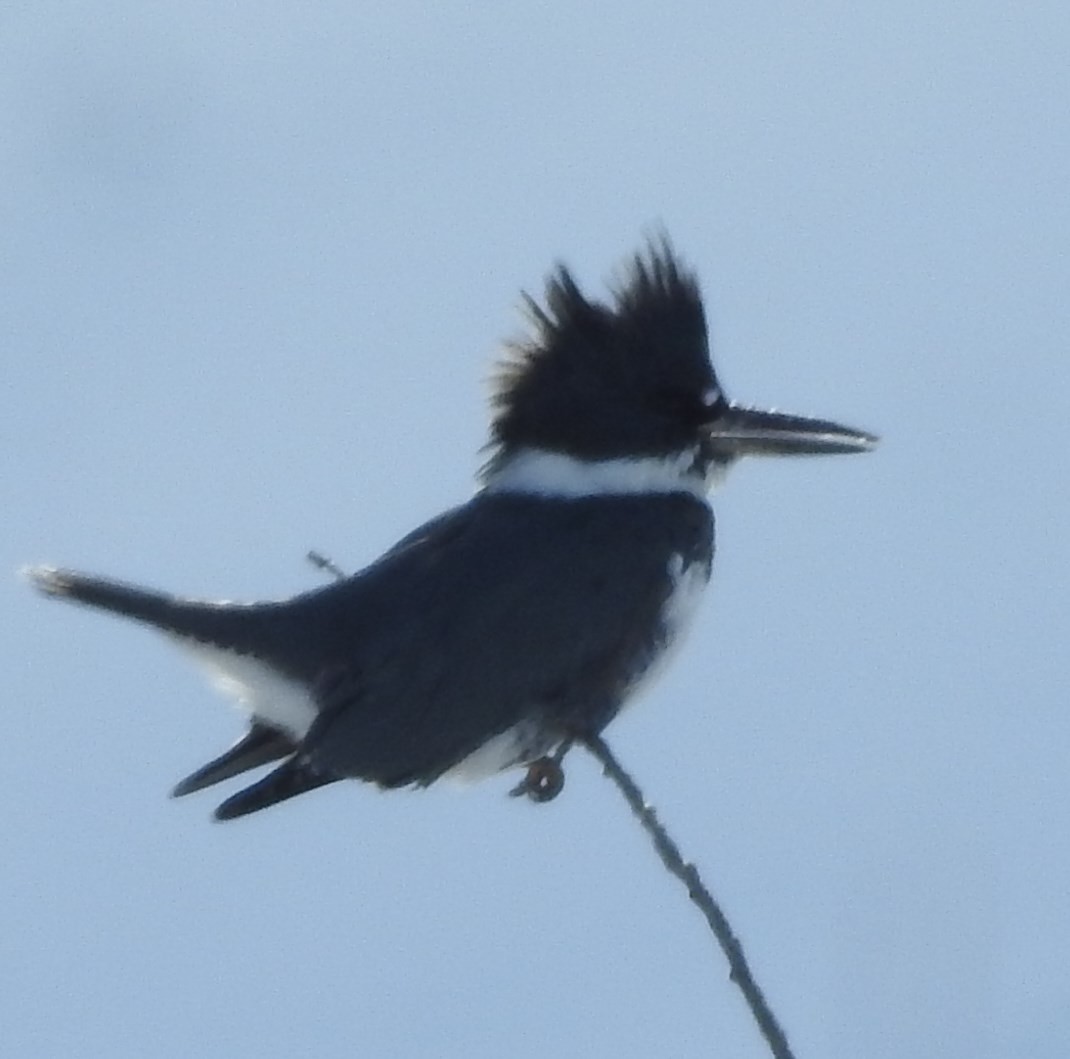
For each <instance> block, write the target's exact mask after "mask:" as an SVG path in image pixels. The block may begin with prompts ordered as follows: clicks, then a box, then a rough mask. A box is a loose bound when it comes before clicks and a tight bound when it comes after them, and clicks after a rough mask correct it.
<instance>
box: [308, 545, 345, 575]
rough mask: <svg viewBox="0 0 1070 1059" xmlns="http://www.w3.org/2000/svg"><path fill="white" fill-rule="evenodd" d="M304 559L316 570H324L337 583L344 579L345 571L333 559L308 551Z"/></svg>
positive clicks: (320, 553)
mask: <svg viewBox="0 0 1070 1059" xmlns="http://www.w3.org/2000/svg"><path fill="white" fill-rule="evenodd" d="M305 558H306V559H307V560H308V561H309V562H310V563H311V564H312V565H313V566H314V567H315V568H316V569H317V570H324V571H326V572H327V573H328V574H332V575H333V576H334V577H335V578H336V579H337V580H339V581H344V580H345V579H346V574H345V571H344V570H343V569H342V568H341V567H340V566H339V565H338V564H337V563H336V562H335V561H334V560H333V559H330V558H328V557H327V556H326V555H324V554H323V553H322V552H317V551H315V550H313V551H310V552H309V553H308V554H307V555H306V556H305Z"/></svg>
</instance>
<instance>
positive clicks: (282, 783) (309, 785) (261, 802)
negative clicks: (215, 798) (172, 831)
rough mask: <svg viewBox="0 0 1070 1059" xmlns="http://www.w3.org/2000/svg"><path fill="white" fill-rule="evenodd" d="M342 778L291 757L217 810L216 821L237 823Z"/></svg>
mask: <svg viewBox="0 0 1070 1059" xmlns="http://www.w3.org/2000/svg"><path fill="white" fill-rule="evenodd" d="M338 779H339V777H338V776H331V775H329V774H327V773H323V772H319V771H317V770H316V769H313V768H312V767H311V766H310V765H308V764H307V763H304V762H302V761H301V760H300V759H298V758H297V757H291V758H290V759H289V760H288V761H286V762H284V763H283V764H282V765H280V766H279V767H278V768H277V769H275V771H274V772H269V773H268V774H267V775H266V776H265V777H264V778H263V779H262V780H259V781H258V782H257V783H254V784H253V785H252V786H251V787H246V788H245V790H243V791H239V792H238V793H237V794H235V795H234V796H233V797H231V798H228V799H227V800H226V801H225V802H224V803H223V804H222V805H221V806H219V808H218V809H216V811H215V818H216V819H217V820H234V819H236V818H237V817H239V816H247V815H248V814H249V813H255V812H258V811H259V810H261V809H266V808H268V806H270V805H275V804H277V803H278V802H284V801H286V800H287V799H289V798H295V797H297V795H299V794H304V793H305V792H306V791H314V790H315V789H316V788H317V787H323V786H325V785H326V784H328V783H335V782H336V781H337V780H338Z"/></svg>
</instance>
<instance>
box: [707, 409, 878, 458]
mask: <svg viewBox="0 0 1070 1059" xmlns="http://www.w3.org/2000/svg"><path fill="white" fill-rule="evenodd" d="M709 432H710V439H711V440H712V441H713V443H714V446H715V447H716V449H717V450H718V451H719V452H723V453H724V454H725V455H726V456H729V457H734V456H822V455H833V454H836V453H845V452H868V451H869V450H870V449H872V448H874V446H876V444H877V441H878V438H877V437H876V435H875V434H867V433H866V432H865V431H864V430H855V429H854V428H853V427H845V426H841V425H840V424H839V423H832V422H830V421H829V420H827V419H810V418H808V417H807V416H793V415H785V414H784V413H783V412H762V411H759V410H758V409H757V408H741V407H740V406H739V405H729V406H728V407H727V408H726V409H725V410H724V411H723V412H722V413H721V414H720V415H719V416H718V417H717V419H716V420H715V421H714V422H712V423H711V424H710V427H709Z"/></svg>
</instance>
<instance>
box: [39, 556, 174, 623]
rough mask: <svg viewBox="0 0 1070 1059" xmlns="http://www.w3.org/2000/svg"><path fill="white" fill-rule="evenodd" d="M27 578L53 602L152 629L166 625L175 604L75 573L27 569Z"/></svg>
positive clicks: (47, 568)
mask: <svg viewBox="0 0 1070 1059" xmlns="http://www.w3.org/2000/svg"><path fill="white" fill-rule="evenodd" d="M25 573H26V576H27V577H28V578H29V580H30V581H31V582H32V583H33V585H34V587H35V588H37V589H38V591H40V592H42V593H43V594H44V595H46V596H52V597H53V598H55V599H70V600H73V601H74V602H76V603H84V604H85V605H86V606H89V607H99V608H100V609H101V610H110V611H112V612H114V613H116V614H123V615H125V616H126V617H129V618H138V619H140V620H141V621H146V622H149V623H150V624H153V625H162V626H164V627H165V628H166V627H167V625H168V621H167V617H168V614H169V612H170V610H171V608H172V607H173V606H174V604H175V600H174V598H173V597H172V596H168V595H165V594H164V593H162V592H153V591H151V590H149V589H144V588H138V587H136V586H135V585H128V584H124V583H123V582H122V581H109V580H108V579H107V578H104V577H94V576H92V575H91V574H79V573H76V572H75V571H74V570H57V569H55V567H51V566H33V567H30V568H28V569H27V570H26V571H25Z"/></svg>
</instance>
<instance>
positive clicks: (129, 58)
mask: <svg viewBox="0 0 1070 1059" xmlns="http://www.w3.org/2000/svg"><path fill="white" fill-rule="evenodd" d="M429 8H430V10H429ZM1065 12H1066V9H1065V5H1063V4H1056V3H1050V4H1043V3H1036V4H1028V5H1023V6H1020V7H1010V6H1007V5H996V4H965V3H963V4H955V3H949V2H937V3H935V4H934V3H931V2H924V3H923V2H907V3H897V4H894V5H891V4H889V5H856V4H849V3H829V2H818V3H814V4H806V5H794V4H786V3H781V4H776V3H752V4H747V5H742V4H739V5H724V4H715V5H710V4H705V3H659V4H648V3H624V4H621V3H612V4H610V3H590V4H581V5H577V4H565V3H541V4H531V5H524V6H522V5H492V4H482V5H479V4H473V5H445V4H443V5H425V4H421V3H416V2H413V0H409V2H393V3H389V4H387V3H373V4H352V3H326V4H315V5H307V4H296V3H287V4H282V3H269V4H254V3H249V2H240V3H234V4H226V5H220V4H217V3H186V4H183V5H174V4H129V3H96V4H92V5H88V4H84V5H68V4H49V3H35V4H32V5H31V4H18V3H16V4H8V5H5V8H4V11H3V13H2V14H0V159H2V164H0V269H2V296H0V334H2V344H3V375H2V378H3V388H2V392H3V407H2V409H0V432H2V433H0V438H2V450H0V461H2V462H0V473H2V489H3V496H2V498H0V500H2V510H3V526H4V529H3V534H2V536H0V565H2V566H3V568H4V569H7V570H8V571H10V572H11V576H9V578H8V580H7V583H6V584H5V585H4V587H3V589H2V590H0V607H2V617H0V622H2V629H3V635H2V640H3V650H4V673H5V677H4V683H5V685H6V686H5V689H4V695H3V698H4V708H3V709H4V712H3V726H2V727H3V731H4V755H3V756H4V763H3V767H2V769H0V799H2V804H3V813H2V820H3V823H2V824H0V839H2V844H3V867H2V872H0V937H2V938H3V954H4V955H3V960H2V963H0V977H2V983H0V1026H2V1027H3V1029H2V1034H3V1041H4V1045H3V1050H4V1051H5V1054H10V1055H13V1056H14V1055H17V1056H20V1057H38V1056H64V1057H66V1056H72V1055H76V1056H108V1057H125V1056H139V1057H140V1056H147V1055H151V1056H160V1057H172V1056H173V1057H179V1056H181V1057H186V1056H191V1055H203V1056H213V1057H214V1056H233V1055H239V1054H241V1055H258V1056H264V1057H273V1056H280V1057H281V1056H292V1055H311V1054H315V1055H317V1056H321V1057H324V1059H331V1057H335V1056H338V1057H341V1056H353V1055H367V1056H385V1057H395V1056H399V1057H400V1056H414V1055H443V1056H452V1055H465V1056H471V1055H477V1056H492V1055H510V1056H512V1057H514V1059H525V1057H536V1056H537V1057H545V1056H547V1055H561V1056H570V1055H611V1054H612V1055H623V1056H649V1055H669V1056H674V1057H691V1056H705V1055H712V1054H717V1055H724V1056H733V1057H751V1056H753V1057H758V1056H762V1055H764V1054H765V1051H764V1048H763V1046H762V1045H761V1043H760V1041H759V1040H758V1038H757V1036H756V1033H755V1031H754V1029H753V1027H752V1025H751V1024H750V1021H749V1018H748V1016H747V1014H746V1013H745V1011H744V1009H743V1006H742V1003H741V1001H740V1000H739V998H738V996H737V994H736V991H735V989H734V988H733V987H732V986H731V984H730V983H729V982H728V981H727V980H726V976H725V966H724V961H723V959H722V958H721V956H720V954H719V953H718V952H717V951H715V949H714V947H713V944H712V942H711V940H710V938H709V937H708V935H707V934H706V932H705V927H704V925H703V924H702V923H701V921H700V919H699V918H698V916H697V914H696V912H695V911H694V909H693V908H692V907H691V906H690V905H689V904H688V902H687V900H686V898H685V896H684V894H683V892H682V890H680V889H679V888H678V886H677V884H676V883H675V882H674V881H671V880H670V879H669V878H668V877H667V876H665V875H664V873H663V871H662V869H661V867H660V866H659V864H658V863H657V861H656V859H655V858H654V856H653V855H652V853H651V851H650V849H649V848H648V845H647V843H646V840H645V839H644V838H643V836H642V835H641V834H640V832H639V831H638V829H637V828H636V826H635V824H634V822H633V821H632V820H631V818H630V817H629V816H628V814H627V812H626V811H625V809H624V806H623V804H622V803H621V802H620V800H619V798H618V797H617V795H616V793H615V792H614V790H613V789H612V788H611V787H610V786H609V785H608V784H607V783H606V782H605V781H604V780H603V779H602V778H601V776H600V775H599V774H598V772H597V770H596V769H595V768H594V766H593V765H592V763H590V762H589V761H587V760H584V759H583V758H582V755H579V754H577V755H575V757H574V759H573V760H572V761H571V767H570V772H569V783H568V787H567V789H566V793H565V794H564V795H563V796H562V797H561V798H560V799H559V800H558V801H556V802H555V803H554V804H552V805H551V806H548V807H545V808H541V807H540V808H536V807H533V806H530V805H527V804H517V803H516V802H513V801H510V800H509V799H507V798H506V797H505V791H506V789H507V787H508V785H509V783H510V781H511V779H512V777H503V778H501V779H499V780H497V781H492V782H489V783H487V784H485V785H483V786H481V787H475V788H470V789H467V790H460V791H458V790H457V789H453V788H449V787H443V788H441V789H433V790H431V791H429V792H418V793H408V792H402V793H395V794H390V795H383V794H380V793H378V792H377V791H375V790H374V789H371V788H366V787H361V786H358V785H356V784H352V785H338V786H336V787H334V788H331V789H330V790H328V791H323V792H320V793H317V794H315V795H311V796H309V797H307V798H305V799H302V800H300V801H299V802H295V803H291V804H289V805H287V806H285V807H282V808H280V809H278V810H276V811H273V812H270V813H266V814H264V815H262V816H260V817H257V818H255V819H251V820H247V821H244V822H242V823H238V824H233V825H229V826H217V825H213V824H212V823H211V822H210V820H209V813H210V809H211V807H212V805H213V804H214V802H215V798H214V796H213V795H207V796H204V797H199V798H192V799H189V800H187V801H184V802H180V803H173V802H170V801H169V800H168V799H167V797H166V792H167V789H168V786H169V784H170V783H171V782H173V781H174V780H176V779H177V778H179V777H180V776H181V775H183V774H184V773H185V772H186V771H188V770H189V769H190V768H192V767H194V766H196V765H198V764H200V763H201V762H202V761H203V760H204V759H205V758H207V757H208V756H210V755H211V754H213V753H215V752H217V751H219V750H221V749H222V748H223V747H224V746H225V745H226V744H227V743H228V741H229V740H230V739H231V738H233V737H234V736H235V735H236V734H237V733H238V731H239V729H240V723H239V719H238V718H237V717H236V716H234V715H233V714H232V713H231V712H229V710H228V707H227V706H226V705H225V704H224V703H223V702H222V701H221V700H218V699H217V698H216V696H214V695H213V694H212V693H211V691H210V690H208V689H207V688H206V687H205V685H204V684H203V683H202V682H201V680H200V679H199V677H198V675H197V674H196V673H195V672H193V671H192V670H191V669H190V668H188V667H187V665H186V663H185V660H184V659H182V658H181V657H179V656H178V655H177V654H175V653H172V652H171V651H170V650H169V649H168V648H167V647H166V646H165V645H164V644H163V643H162V642H160V641H159V640H158V639H156V638H154V637H153V636H152V635H150V634H148V633H146V632H143V631H141V630H139V629H136V628H133V627H129V626H123V625H120V624H119V623H117V622H114V621H111V620H108V619H105V618H103V617H98V616H95V615H90V614H88V613H83V612H78V611H76V610H73V609H66V608H61V607H58V606H53V605H49V604H47V603H45V602H42V601H40V600H38V599H36V598H34V597H33V596H32V595H31V593H30V592H29V590H28V588H27V587H26V586H25V585H24V584H22V583H21V582H19V581H18V580H17V579H16V578H15V576H14V570H15V569H16V567H17V566H18V565H20V564H21V563H25V562H30V561H52V562H59V563H64V564H69V565H74V566H78V567H82V568H86V569H89V570H93V571H99V572H107V573H112V574H118V575H122V576H124V577H127V578H129V579H131V580H140V581H144V582H148V583H150V584H157V585H162V586H165V587H170V588H174V589H177V590H182V591H186V592H191V593H197V594H206V595H224V596H230V597H236V598H250V597H256V596H265V595H268V596H272V595H283V594H286V593H290V592H294V591H296V590H300V589H303V588H306V587H308V586H309V585H311V584H312V583H313V582H315V580H316V578H317V575H316V574H315V572H314V571H313V570H311V569H310V568H309V567H307V566H306V565H304V563H303V561H302V555H303V553H304V552H305V551H306V549H308V548H309V547H312V546H315V547H318V548H321V549H323V550H324V551H326V552H328V553H329V554H330V555H332V556H333V557H334V558H335V559H337V561H338V562H339V563H341V564H343V565H345V566H347V567H351V568H352V567H355V566H358V565H360V564H363V563H365V562H366V561H368V560H370V559H371V558H373V557H374V556H375V555H376V554H377V553H378V552H379V551H380V550H381V549H382V548H384V547H385V546H387V545H389V544H390V543H391V542H392V541H393V540H394V539H395V538H396V537H397V536H398V535H400V534H401V533H403V532H405V531H406V530H408V529H409V528H411V527H412V526H413V525H414V524H415V523H416V522H417V521H418V520H420V519H423V518H425V517H426V516H428V515H431V514H434V513H435V512H437V511H439V510H440V509H441V508H443V507H445V506H447V505H449V504H451V503H454V502H456V501H458V500H460V499H463V498H464V497H465V496H466V495H467V494H468V492H469V490H470V488H471V476H472V473H473V471H474V469H475V468H476V467H477V465H478V458H477V455H476V451H477V449H478V447H479V445H480V444H481V442H482V440H483V436H484V397H485V385H484V384H485V379H486V377H487V374H488V369H489V365H490V363H491V362H492V360H493V358H494V356H495V355H496V347H497V342H498V340H499V339H500V338H502V337H507V336H509V335H510V334H514V333H515V332H516V330H517V328H518V326H519V324H518V317H517V314H516V312H515V310H516V307H517V305H518V302H519V298H518V291H519V290H520V289H521V288H522V287H526V288H527V289H529V290H533V291H535V292H538V291H539V290H540V289H541V280H542V276H543V274H544V273H545V271H546V269H547V268H548V267H549V265H550V264H551V262H552V261H553V260H555V259H556V258H559V257H561V258H564V259H566V260H568V261H569V262H570V263H571V264H572V265H574V267H575V269H576V270H577V272H578V274H579V276H580V277H581V278H582V280H583V281H584V282H585V283H586V284H588V285H589V286H590V287H591V289H592V290H596V291H597V290H601V289H603V288H602V287H601V284H602V282H603V281H604V280H605V278H606V277H607V276H608V275H609V274H610V273H611V270H612V268H613V266H614V265H615V264H616V263H618V262H619V261H620V260H621V259H622V258H623V257H624V255H626V254H627V253H629V252H630V251H631V250H632V249H633V248H634V247H635V246H636V245H637V243H638V241H639V240H640V238H641V235H642V233H643V231H644V229H649V228H650V226H651V225H654V224H657V223H663V224H664V225H665V226H666V228H667V229H668V230H669V231H670V233H671V234H672V235H673V237H674V239H675V240H676V243H677V245H678V247H679V249H680V250H681V251H682V252H683V253H684V254H685V255H686V256H687V257H688V259H689V260H690V261H691V262H692V263H693V264H694V265H695V267H696V268H697V269H698V270H699V272H700V274H701V276H702V279H703V283H704V287H705V290H706V292H707V296H708V301H709V309H710V317H711V323H712V331H713V337H714V341H715V346H716V351H717V362H718V365H719V367H720V369H721V373H722V377H723V379H724V381H725V383H726V386H727V387H728V389H729V392H730V393H731V394H733V395H735V396H736V397H737V398H739V399H742V400H748V401H754V402H759V403H766V404H771V405H777V406H780V407H783V408H787V409H791V410H795V411H800V412H811V413H815V414H822V415H828V416H832V417H841V418H843V419H844V420H845V421H847V422H851V423H857V424H858V425H860V426H864V427H867V428H870V429H873V430H877V431H880V432H882V433H883V434H884V437H885V441H884V445H883V447H882V448H881V449H880V450H879V452H878V453H877V454H875V455H873V456H867V457H858V458H851V459H836V460H827V461H810V462H796V463H791V462H787V463H784V464H783V465H773V464H764V465H753V466H745V467H743V468H741V469H740V470H738V471H737V472H736V473H735V474H734V475H733V477H732V479H731V480H730V481H729V483H728V485H727V487H726V489H725V491H724V493H723V494H722V495H721V496H720V497H719V498H718V499H717V501H716V508H717V513H718V517H719V520H720V521H719V549H720V550H719V556H718V565H717V568H716V571H715V577H714V591H713V592H712V593H711V595H710V597H709V598H708V600H707V602H706V604H705V606H704V609H703V611H702V614H701V619H700V621H699V623H698V627H697V628H696V629H695V630H694V631H693V634H692V637H691V639H690V642H689V644H688V646H687V648H686V649H685V651H684V652H683V653H682V654H681V655H680V656H679V657H678V660H677V663H676V665H675V667H674V669H673V670H672V672H671V674H670V675H669V676H668V677H667V678H666V679H665V680H664V681H663V682H662V683H661V684H660V685H659V686H657V687H656V689H654V690H653V691H652V692H651V693H649V694H648V695H647V697H646V700H645V701H644V702H642V703H641V704H639V705H638V706H637V707H636V708H635V709H634V710H633V711H632V712H630V713H628V714H627V715H626V717H624V718H622V719H621V720H620V721H619V722H618V723H617V724H616V725H615V726H614V727H613V728H612V729H611V735H612V740H613V742H614V744H615V746H616V748H617V750H618V752H619V753H620V754H621V756H622V757H623V758H624V759H625V760H626V762H628V763H629V764H630V765H631V766H632V767H633V768H634V770H635V771H636V773H637V775H638V776H639V777H640V778H641V780H642V781H643V783H644V784H645V785H646V788H647V790H648V793H649V794H650V796H651V797H652V798H653V799H654V800H655V801H656V802H657V804H658V805H659V807H660V809H661V810H662V813H663V816H664V818H665V819H666V820H667V821H668V822H669V823H670V824H671V825H672V826H673V828H674V829H675V831H676V833H677V835H678V837H679V839H680V841H681V843H682V844H683V845H684V847H685V851H686V852H687V853H688V854H689V855H691V856H692V857H694V859H695V860H696V861H697V862H698V863H699V864H700V866H701V867H702V868H703V869H704V870H705V872H706V873H707V876H708V878H709V880H710V881H711V883H712V884H713V886H714V888H715V890H716V891H717V893H718V894H719V896H720V897H721V899H722V900H723V902H724V904H725V906H726V908H727V910H728V911H729V913H730V915H731V917H732V919H733V922H734V924H735V926H736V927H737V929H738V931H739V933H740V935H741V937H742V939H743V940H744V942H745V943H746V946H747V950H748V952H749V954H750V956H751V958H752V960H753V963H754V965H755V968H756V970H757V972H758V974H759V977H760V979H761V981H762V982H763V983H764V984H765V986H766V988H767V991H768V993H769V995H770V998H771V999H772V1000H773V1002H774V1004H775V1006H776V1008H777V1010H778V1012H779V1013H780V1015H781V1017H782V1019H783V1021H784V1022H785V1024H786V1026H787V1027H788V1029H789V1031H790V1034H791V1037H792V1039H793V1041H794V1043H795V1045H796V1049H797V1051H798V1054H799V1055H800V1057H805V1056H818V1055H820V1056H823V1057H826V1059H828V1057H844V1059H848V1057H851V1059H857V1057H858V1056H866V1057H867V1059H881V1057H896V1059H898V1057H902V1056H951V1057H959V1056H963V1057H965V1056H969V1057H971V1059H977V1057H993V1059H995V1057H1000V1059H1002V1057H1007V1056H1023V1057H1024V1056H1029V1057H1030V1059H1044V1057H1051V1059H1065V1056H1066V1054H1067V1049H1068V1047H1070V976H1068V966H1070V957H1068V955H1067V953H1068V952H1070V853H1068V841H1067V835H1068V828H1070V776H1068V769H1067V763H1068V752H1070V721H1068V717H1067V708H1066V707H1067V704H1066V694H1065V691H1066V686H1067V675H1068V672H1067V671H1068V665H1067V647H1066V639H1067V625H1068V623H1067V599H1068V588H1070V585H1068V580H1070V577H1068V562H1067V560H1068V547H1067V522H1068V494H1067V461H1066V457H1065V451H1066V420H1067V413H1068V410H1070V401H1068V396H1070V392H1068V391H1070V369H1068V367H1067V354H1066V345H1067V334H1068V333H1070V319H1068V309H1067V304H1068V301H1070V299H1068V293H1070V265H1068V257H1067V254H1068V245H1070V194H1068V189H1070V143H1068V128H1070V125H1068V120H1067V114H1068V99H1070V63H1068V61H1067V58H1066V55H1067V52H1066V42H1067V39H1068V36H1070V22H1068V16H1067V15H1066V13H1065Z"/></svg>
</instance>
